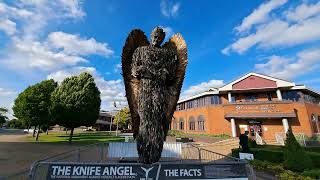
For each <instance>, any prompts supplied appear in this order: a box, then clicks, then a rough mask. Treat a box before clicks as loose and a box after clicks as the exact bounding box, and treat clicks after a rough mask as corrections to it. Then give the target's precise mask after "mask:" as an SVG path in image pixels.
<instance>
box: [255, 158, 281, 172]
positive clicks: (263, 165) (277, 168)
mask: <svg viewBox="0 0 320 180" xmlns="http://www.w3.org/2000/svg"><path fill="white" fill-rule="evenodd" d="M250 164H251V165H252V166H254V167H255V168H256V169H260V170H269V171H271V173H273V174H279V173H281V172H283V171H284V169H283V166H282V164H275V163H271V162H268V161H261V160H257V159H255V160H252V161H250Z"/></svg>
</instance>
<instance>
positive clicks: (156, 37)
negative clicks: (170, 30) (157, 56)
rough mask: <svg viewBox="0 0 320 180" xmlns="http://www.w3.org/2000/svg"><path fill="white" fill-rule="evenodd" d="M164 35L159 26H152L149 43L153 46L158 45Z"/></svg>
mask: <svg viewBox="0 0 320 180" xmlns="http://www.w3.org/2000/svg"><path fill="white" fill-rule="evenodd" d="M165 36H166V33H165V32H164V31H163V29H162V28H160V27H156V28H154V29H153V31H152V33H151V45H152V46H155V47H160V45H161V43H162V42H163V40H164V38H165Z"/></svg>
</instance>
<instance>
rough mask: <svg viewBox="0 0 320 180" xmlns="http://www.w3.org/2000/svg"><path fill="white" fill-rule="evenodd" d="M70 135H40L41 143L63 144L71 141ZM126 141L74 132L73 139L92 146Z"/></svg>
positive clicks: (120, 138) (100, 133)
mask: <svg viewBox="0 0 320 180" xmlns="http://www.w3.org/2000/svg"><path fill="white" fill-rule="evenodd" d="M69 135H70V134H69V133H68V134H66V133H65V132H49V134H48V135H46V133H41V134H40V135H39V140H38V141H39V142H50V143H63V142H68V141H69ZM25 141H28V142H34V141H35V138H34V137H32V135H29V136H27V137H26V138H25ZM116 141H124V138H123V137H117V136H112V135H110V133H108V132H74V134H73V137H72V142H74V143H83V144H91V143H98V142H116Z"/></svg>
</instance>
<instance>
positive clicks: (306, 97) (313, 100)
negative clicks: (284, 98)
mask: <svg viewBox="0 0 320 180" xmlns="http://www.w3.org/2000/svg"><path fill="white" fill-rule="evenodd" d="M303 99H304V100H305V101H306V102H309V103H314V104H319V101H320V100H319V99H318V98H316V97H314V96H311V95H309V94H303Z"/></svg>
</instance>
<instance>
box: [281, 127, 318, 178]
mask: <svg viewBox="0 0 320 180" xmlns="http://www.w3.org/2000/svg"><path fill="white" fill-rule="evenodd" d="M283 165H284V167H285V168H286V169H289V170H292V171H300V172H301V171H303V170H305V169H310V168H312V161H311V159H310V157H309V156H308V154H307V153H306V152H305V150H304V149H303V148H302V147H301V146H300V144H299V143H298V142H297V140H296V138H295V137H294V135H293V133H292V131H291V130H288V132H287V140H286V144H285V149H284V163H283Z"/></svg>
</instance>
